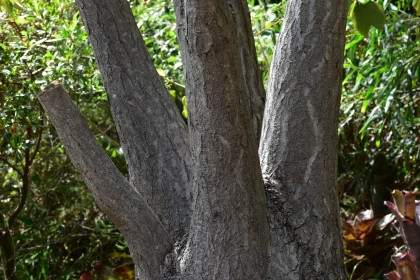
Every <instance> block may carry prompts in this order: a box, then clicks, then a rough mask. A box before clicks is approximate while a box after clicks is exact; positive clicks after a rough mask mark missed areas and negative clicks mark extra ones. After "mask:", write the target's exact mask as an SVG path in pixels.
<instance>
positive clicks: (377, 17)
mask: <svg viewBox="0 0 420 280" xmlns="http://www.w3.org/2000/svg"><path fill="white" fill-rule="evenodd" d="M365 6H366V9H367V14H368V15H370V20H371V24H372V25H373V26H374V27H376V28H377V29H384V26H385V14H384V10H383V8H382V6H381V5H380V4H379V3H378V2H373V1H370V2H368V3H366V4H365Z"/></svg>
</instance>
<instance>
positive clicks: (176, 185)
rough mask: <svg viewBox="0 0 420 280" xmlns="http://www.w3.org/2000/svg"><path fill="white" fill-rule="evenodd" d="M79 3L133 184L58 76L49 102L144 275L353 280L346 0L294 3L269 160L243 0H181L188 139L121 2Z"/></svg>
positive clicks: (275, 68)
mask: <svg viewBox="0 0 420 280" xmlns="http://www.w3.org/2000/svg"><path fill="white" fill-rule="evenodd" d="M76 2H77V4H78V6H79V8H80V11H81V15H82V18H83V20H84V22H85V25H86V28H87V29H88V32H89V38H90V41H91V44H92V46H93V50H94V53H95V56H96V58H97V62H98V65H99V68H100V71H101V73H102V77H103V80H104V84H105V88H106V91H107V94H108V98H109V100H110V104H111V109H112V113H113V116H114V119H115V123H116V126H117V131H118V133H119V136H120V140H121V144H122V147H123V151H124V154H125V157H126V160H127V163H128V166H129V171H130V183H128V182H127V181H126V180H125V178H124V177H123V176H122V175H121V174H120V173H119V172H118V170H117V169H116V168H115V166H114V165H113V164H112V162H111V161H110V159H109V158H108V157H107V156H106V154H105V153H104V151H103V150H102V149H101V148H100V146H99V144H98V143H97V142H96V141H95V139H94V137H93V135H92V134H91V133H90V131H89V129H88V127H87V125H86V123H85V122H84V120H83V118H82V117H81V116H80V114H78V113H77V109H76V107H75V106H74V104H73V103H72V102H71V101H70V99H69V97H68V96H67V95H66V94H65V93H64V90H63V89H62V88H61V87H59V86H57V85H54V86H53V87H52V88H50V89H48V90H47V91H46V92H45V93H44V94H42V95H41V96H40V100H41V102H42V104H43V106H44V108H45V110H46V111H47V113H48V115H49V117H50V119H51V120H52V121H53V123H54V126H55V127H56V129H57V131H58V133H59V135H60V137H61V139H62V141H63V143H64V145H65V146H66V148H67V151H68V153H69V155H70V158H71V159H72V161H73V163H74V164H75V165H76V167H77V168H78V170H79V171H80V172H81V174H82V176H83V177H84V179H85V181H86V183H87V185H88V187H89V188H90V190H91V191H92V193H93V195H94V197H95V199H96V201H97V203H98V204H99V206H100V207H101V208H102V209H103V210H104V212H105V213H107V214H108V215H109V216H110V217H111V219H113V221H114V222H115V223H116V225H117V226H118V227H119V229H120V230H121V232H122V233H123V235H124V236H125V238H126V239H127V242H128V244H129V247H130V251H131V254H132V255H133V258H134V262H135V264H136V270H137V275H136V277H137V279H142V280H143V279H146V280H147V279H164V278H171V279H194V280H195V279H286V280H289V279H291V280H293V279H322V280H324V279H332V280H337V279H345V278H346V275H345V270H344V265H343V255H342V243H341V230H340V225H339V213H338V199H337V190H336V173H337V170H336V166H337V163H336V161H337V123H338V108H339V99H340V88H341V67H342V63H343V47H344V31H345V21H346V9H347V1H346V0H289V2H288V7H287V14H286V18H285V21H284V24H283V27H282V33H281V36H280V40H279V42H278V45H277V46H276V51H275V55H274V61H273V65H272V68H271V77H270V82H269V92H268V96H267V97H268V99H267V104H266V110H265V113H264V123H263V131H262V135H261V141H260V160H261V167H260V163H259V157H258V153H257V150H258V144H257V142H258V136H259V123H260V122H261V108H262V103H261V101H262V100H261V95H262V94H263V89H262V86H261V78H260V76H259V73H258V69H257V68H258V67H257V62H256V55H255V48H254V46H253V39H252V32H251V28H250V18H249V12H248V9H247V7H246V1H245V0H228V1H225V0H213V1H204V0H175V1H174V3H175V10H176V14H177V28H178V39H179V43H180V49H181V54H182V61H183V65H184V72H185V80H186V93H187V97H188V110H189V120H188V121H189V127H188V129H189V139H187V137H188V133H187V129H186V127H185V124H184V123H183V121H182V119H181V117H180V114H179V112H178V111H177V108H176V106H175V104H174V102H172V100H171V98H170V95H169V94H168V93H167V91H166V89H165V88H164V86H163V84H162V81H161V80H160V78H159V76H158V74H157V72H156V70H155V69H154V67H153V65H152V63H151V61H150V59H149V56H148V54H147V50H146V47H145V46H144V42H143V40H142V38H141V35H140V33H139V31H138V29H137V26H136V24H135V22H134V18H133V16H132V14H131V11H130V8H129V5H128V3H127V2H126V0H112V1H111V0H109V1H108V0H107V1H103V0H76ZM190 150H191V154H190ZM261 168H262V174H261ZM262 175H263V176H262ZM263 179H264V181H263ZM264 183H265V193H264ZM266 197H267V198H268V201H266ZM191 202H192V204H191ZM149 205H150V207H149ZM191 210H192V211H191ZM267 211H268V212H267ZM267 215H268V222H269V226H268V224H267ZM185 232H187V233H188V235H183V238H180V236H181V235H182V234H183V233H185ZM175 240H176V241H177V242H176V243H175V245H174V241H175ZM169 251H170V253H169Z"/></svg>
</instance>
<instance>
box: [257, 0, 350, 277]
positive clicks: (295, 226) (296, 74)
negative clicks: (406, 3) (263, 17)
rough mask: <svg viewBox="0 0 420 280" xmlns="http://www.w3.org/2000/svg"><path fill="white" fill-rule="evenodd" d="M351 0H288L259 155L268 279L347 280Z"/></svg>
mask: <svg viewBox="0 0 420 280" xmlns="http://www.w3.org/2000/svg"><path fill="white" fill-rule="evenodd" d="M347 5H348V4H347V1H345V0H318V1H314V0H310V1H306V0H294V1H289V2H288V5H287V9H286V16H285V19H284V22H283V26H282V30H281V35H280V38H279V41H278V43H277V45H276V48H275V54H274V58H273V62H272V66H271V76H270V80H269V85H268V92H267V103H266V107H265V115H264V123H263V131H262V135H261V142H260V160H261V169H262V173H263V178H264V183H265V187H266V190H267V197H268V200H269V207H268V215H269V224H270V263H269V268H268V275H269V279H332V280H336V279H345V278H346V274H345V269H344V265H343V248H342V239H341V226H340V220H339V217H340V216H339V206H338V197H337V146H338V136H337V130H338V111H339V104H340V93H341V75H342V65H343V51H344V42H345V33H344V32H345V24H346V14H347Z"/></svg>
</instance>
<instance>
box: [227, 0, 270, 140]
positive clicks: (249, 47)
mask: <svg viewBox="0 0 420 280" xmlns="http://www.w3.org/2000/svg"><path fill="white" fill-rule="evenodd" d="M228 3H229V5H230V8H231V12H232V14H233V15H234V17H235V24H236V35H237V37H238V49H239V55H240V58H241V69H242V73H243V75H244V81H245V91H246V94H247V96H248V102H249V105H250V108H251V115H252V125H253V127H254V132H255V135H256V138H257V141H259V140H260V136H261V127H262V119H263V114H264V101H263V98H264V97H265V91H264V85H263V82H262V77H261V73H260V69H259V66H258V60H257V53H256V50H255V42H254V35H253V33H252V26H251V16H250V14H249V8H248V3H247V1H246V0H228Z"/></svg>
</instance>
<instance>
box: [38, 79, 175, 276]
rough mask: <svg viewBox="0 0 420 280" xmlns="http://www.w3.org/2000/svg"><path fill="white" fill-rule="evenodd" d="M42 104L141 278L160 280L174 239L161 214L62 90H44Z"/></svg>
mask: <svg viewBox="0 0 420 280" xmlns="http://www.w3.org/2000/svg"><path fill="white" fill-rule="evenodd" d="M39 100H40V102H41V104H42V106H43V107H44V109H45V111H46V112H47V114H48V116H49V118H50V120H51V121H52V123H53V124H54V127H55V128H56V130H57V133H58V135H59V136H60V139H61V141H62V142H63V144H64V146H65V148H66V150H67V154H68V155H69V157H70V159H71V161H72V162H73V164H74V165H75V166H76V168H77V170H78V171H79V172H80V174H82V176H83V178H84V180H85V182H86V185H87V186H88V188H89V190H90V191H91V192H92V194H93V197H94V198H95V201H96V203H97V204H98V205H99V207H100V208H101V209H102V211H104V213H105V214H106V215H107V216H108V217H110V218H111V220H112V221H113V222H114V223H115V224H116V226H117V227H118V229H119V230H120V231H121V233H122V234H123V236H124V238H125V239H126V240H127V243H128V246H129V247H130V252H131V255H132V257H133V260H134V262H135V263H136V264H139V265H138V266H137V270H138V272H137V273H138V274H139V275H141V279H159V277H160V270H161V265H162V260H163V259H164V257H165V255H166V254H167V253H168V252H169V250H170V249H171V248H172V240H171V238H170V236H169V235H168V233H167V232H166V231H165V229H164V227H163V226H162V223H161V222H160V221H159V219H158V217H157V216H156V214H155V213H154V212H153V210H152V209H151V208H150V207H149V205H148V204H147V203H146V201H145V200H144V198H143V197H142V195H141V194H139V193H138V192H137V191H136V190H135V189H134V188H133V187H132V186H131V185H130V184H129V183H128V182H127V180H126V179H125V178H124V176H123V175H122V174H121V173H120V172H119V171H118V169H117V168H116V167H115V165H114V164H113V163H112V161H111V159H110V158H109V157H108V156H107V154H106V153H105V151H104V150H103V149H102V147H101V146H100V145H99V143H98V142H97V141H96V139H95V136H94V135H93V134H92V132H91V131H90V130H89V127H88V126H87V124H86V121H85V119H84V118H83V116H82V115H81V114H80V113H79V111H78V109H77V107H76V105H75V104H74V103H73V102H72V101H71V99H70V97H69V96H68V95H67V93H66V92H65V90H64V89H63V88H62V87H61V86H60V85H58V84H53V85H52V86H51V87H49V88H47V89H45V91H44V92H43V93H42V94H40V95H39ZM145 225H147V226H145Z"/></svg>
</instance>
